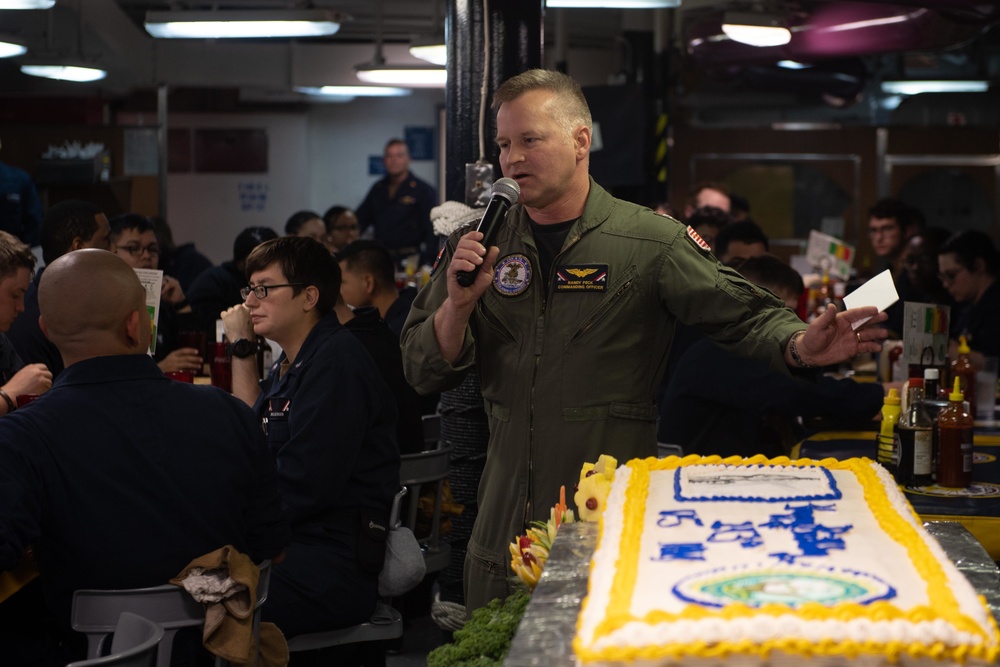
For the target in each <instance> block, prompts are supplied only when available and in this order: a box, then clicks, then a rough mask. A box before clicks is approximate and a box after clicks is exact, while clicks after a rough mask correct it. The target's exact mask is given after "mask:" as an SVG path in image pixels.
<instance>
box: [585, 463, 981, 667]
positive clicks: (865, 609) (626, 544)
mask: <svg viewBox="0 0 1000 667" xmlns="http://www.w3.org/2000/svg"><path fill="white" fill-rule="evenodd" d="M871 463H872V462H871V461H870V460H869V459H848V460H846V461H838V460H836V459H823V460H821V461H816V460H813V459H795V460H792V459H789V458H787V457H778V458H774V459H768V458H766V457H764V456H754V457H751V458H748V459H743V458H741V457H738V456H733V457H728V458H722V457H720V456H707V457H701V456H697V455H689V456H685V457H683V458H678V457H676V456H669V457H666V458H662V459H656V458H648V459H635V460H632V461H629V462H628V464H627V465H628V467H629V468H630V479H629V484H628V487H627V488H626V490H625V511H624V519H623V524H622V533H621V542H620V544H619V550H618V554H619V556H618V561H617V563H616V569H615V575H614V579H613V583H612V586H611V591H610V593H609V602H608V606H607V611H606V613H605V616H604V618H603V620H602V621H601V622H600V623H599V624H598V626H597V628H596V629H595V631H594V636H593V640H592V641H596V640H597V639H599V638H600V637H604V636H607V635H608V634H609V633H611V632H613V631H614V630H616V629H618V628H620V627H622V626H624V625H625V624H626V623H630V622H640V623H645V624H655V623H660V622H669V621H676V620H685V619H686V620H694V619H700V618H712V617H715V618H725V619H733V618H740V617H749V616H759V615H766V616H775V617H777V616H782V615H787V614H788V613H789V610H788V608H787V607H785V606H783V605H765V606H763V607H760V608H753V607H749V606H747V605H743V604H739V603H734V604H730V605H727V606H726V607H724V608H722V609H718V610H712V609H706V608H704V607H698V606H696V605H691V606H689V607H688V608H687V609H685V610H684V611H682V612H681V613H680V614H673V613H668V612H664V611H658V612H651V613H650V614H647V615H646V616H645V617H644V618H636V617H634V616H632V615H631V613H630V612H629V607H630V601H631V598H632V593H633V591H634V590H635V586H636V577H637V574H638V558H639V540H640V539H641V537H642V529H643V523H644V517H645V506H646V498H647V496H648V492H649V473H650V472H651V471H659V470H671V469H675V468H678V467H684V466H692V465H713V464H723V465H782V466H803V467H804V466H814V465H818V466H822V467H825V468H828V469H831V470H849V471H851V472H853V473H854V474H855V476H856V477H857V479H858V482H859V484H860V485H861V487H862V490H863V493H864V496H865V499H866V501H867V502H868V504H869V505H870V506H871V508H872V511H873V513H874V514H875V517H876V519H877V521H878V524H879V526H880V527H881V528H882V530H884V531H885V533H886V534H887V535H888V537H889V538H890V539H892V540H894V541H895V542H897V543H899V544H900V545H902V546H903V548H904V549H905V550H906V552H907V554H908V555H909V557H910V558H911V560H912V561H913V562H914V563H915V564H916V565H917V568H918V569H919V570H920V571H921V572H923V573H924V577H925V581H926V583H927V597H928V600H929V605H927V606H919V607H914V608H913V609H910V610H909V611H906V612H904V611H902V610H900V609H898V608H897V607H895V606H894V605H893V604H892V603H891V602H888V601H880V602H875V603H873V604H870V605H867V606H865V605H858V604H855V603H842V604H838V605H834V606H831V607H826V606H823V605H819V604H808V605H803V606H802V607H801V608H799V609H798V610H796V611H795V613H794V615H795V616H796V618H804V619H807V620H815V621H822V620H838V621H849V620H856V619H868V620H872V621H878V620H882V621H884V620H890V619H902V620H908V621H910V622H913V623H917V622H921V621H926V620H931V619H934V618H943V619H944V620H945V621H947V622H948V623H950V624H951V625H952V626H953V627H955V628H957V629H959V630H961V631H964V632H968V633H969V634H971V635H973V636H976V637H979V638H980V640H981V641H980V642H979V643H976V644H975V645H973V646H960V647H951V648H949V647H948V646H945V645H944V644H943V643H941V642H936V643H933V644H928V645H913V644H909V643H906V644H904V643H902V642H897V641H890V642H882V643H879V642H874V641H867V642H859V641H851V640H848V641H837V642H834V641H831V642H828V643H820V644H816V643H814V642H809V641H806V640H803V639H797V638H783V639H780V640H770V641H766V642H762V643H760V644H757V643H754V642H752V641H750V640H737V641H727V642H718V643H714V644H708V643H706V642H702V641H693V642H687V643H672V644H658V645H651V646H644V647H613V648H607V649H603V650H593V649H590V648H589V647H587V646H584V645H583V642H582V640H581V639H580V637H579V633H578V634H577V637H576V638H575V639H574V641H573V647H574V650H575V652H576V655H577V657H578V658H579V659H580V660H581V661H582V662H584V663H586V662H591V661H614V662H628V661H633V660H639V659H660V658H679V657H683V656H691V657H702V658H718V657H724V656H728V655H732V654H740V655H755V654H756V655H759V656H761V657H766V656H767V655H768V654H770V653H771V652H773V651H779V652H782V653H786V654H792V655H799V656H806V657H809V656H843V657H847V658H853V657H856V656H859V655H863V654H869V655H872V654H874V655H884V656H886V658H887V659H888V660H889V661H891V662H896V661H897V659H898V657H899V656H900V655H903V654H906V655H910V656H912V657H914V658H920V657H930V658H933V659H936V660H955V661H958V662H964V661H965V660H966V659H969V658H976V659H982V660H986V661H989V662H993V661H994V660H995V659H996V658H997V656H998V654H1000V632H998V630H997V625H996V622H995V621H994V620H993V615H992V613H990V612H989V610H988V608H987V609H986V617H987V618H988V622H989V624H990V627H989V630H988V631H984V630H983V628H982V627H981V626H980V625H979V624H978V623H976V622H975V620H974V619H972V618H970V617H968V616H967V615H965V614H963V613H962V611H961V609H960V606H959V602H958V600H956V599H955V596H954V595H953V594H952V593H951V590H950V586H949V585H948V577H947V574H946V572H945V570H944V568H943V567H942V565H941V563H940V561H939V560H938V559H937V558H936V557H935V556H934V554H933V553H932V552H931V550H930V548H929V546H928V544H927V542H926V541H925V539H924V538H923V536H922V535H921V534H920V533H919V532H918V530H917V528H916V526H915V525H914V524H912V523H910V522H909V521H907V520H906V519H905V518H904V517H903V516H902V515H900V514H899V512H898V510H897V509H896V508H895V507H894V506H893V505H892V503H891V502H890V501H889V498H888V496H887V495H886V493H885V489H884V485H883V483H882V481H881V480H880V479H879V477H878V475H877V474H876V473H875V471H874V470H873V469H872V467H871ZM907 505H908V503H907ZM635 506H637V507H638V508H639V510H636V511H632V510H631V509H630V508H631V507H635ZM910 512H911V513H912V516H913V518H914V519H916V513H915V512H913V509H912V507H911V508H910ZM917 525H919V520H918V519H917ZM600 533H601V534H602V535H603V533H604V520H603V517H602V519H601V522H600ZM592 570H593V563H591V571H592ZM586 602H587V601H586V600H585V601H584V604H586ZM980 603H981V604H983V605H984V607H985V606H986V602H985V600H983V599H982V598H980ZM578 627H579V623H578Z"/></svg>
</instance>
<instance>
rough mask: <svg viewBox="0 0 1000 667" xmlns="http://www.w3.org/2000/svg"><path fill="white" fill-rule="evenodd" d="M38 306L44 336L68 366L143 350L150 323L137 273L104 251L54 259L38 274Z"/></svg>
mask: <svg viewBox="0 0 1000 667" xmlns="http://www.w3.org/2000/svg"><path fill="white" fill-rule="evenodd" d="M38 307H39V310H40V311H41V318H40V321H41V324H42V328H43V330H44V331H45V335H46V336H48V337H49V339H50V340H51V341H52V342H53V343H54V344H55V346H56V347H57V348H59V352H60V353H61V354H62V356H63V359H64V360H65V361H66V365H67V366H69V365H70V364H71V363H74V362H76V361H80V360H81V359H88V358H90V357H98V356H106V355H109V354H145V353H146V351H147V350H148V348H149V340H150V323H149V316H148V314H147V311H146V291H145V289H144V288H143V286H142V284H141V283H140V282H139V279H138V278H137V277H136V274H135V271H134V270H133V269H132V268H131V267H129V265H128V264H126V263H125V261H124V260H122V259H121V258H120V257H118V256H117V255H115V254H114V253H111V252H108V251H106V250H96V249H84V250H77V251H75V252H70V253H67V254H65V255H63V256H62V257H60V258H58V259H57V260H55V261H54V262H52V264H50V265H49V266H48V267H46V269H45V272H44V273H42V279H41V282H40V283H39V285H38Z"/></svg>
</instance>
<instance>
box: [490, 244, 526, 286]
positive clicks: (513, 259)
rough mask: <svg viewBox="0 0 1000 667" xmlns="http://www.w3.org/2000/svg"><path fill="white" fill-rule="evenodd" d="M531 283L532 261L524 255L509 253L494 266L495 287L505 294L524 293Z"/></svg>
mask: <svg viewBox="0 0 1000 667" xmlns="http://www.w3.org/2000/svg"><path fill="white" fill-rule="evenodd" d="M530 284H531V262H529V261H528V258H527V257H525V256H524V255H521V254H514V255H507V256H506V257H504V258H503V259H501V260H500V261H499V262H497V263H496V266H494V267H493V287H494V288H495V289H496V291H498V292H500V294H502V295H504V296H517V295H519V294H522V293H524V291H525V290H526V289H528V286H529V285H530Z"/></svg>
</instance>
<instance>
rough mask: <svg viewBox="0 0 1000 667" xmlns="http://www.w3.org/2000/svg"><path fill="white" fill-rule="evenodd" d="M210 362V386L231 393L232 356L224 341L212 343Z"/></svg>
mask: <svg viewBox="0 0 1000 667" xmlns="http://www.w3.org/2000/svg"><path fill="white" fill-rule="evenodd" d="M210 349H211V353H212V356H211V362H210V363H209V368H210V371H211V376H212V386H214V387H219V388H220V389H223V390H225V391H228V392H229V393H233V358H232V357H230V356H229V350H228V349H227V345H226V344H225V343H212V345H211V346H210Z"/></svg>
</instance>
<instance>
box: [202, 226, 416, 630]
mask: <svg viewBox="0 0 1000 667" xmlns="http://www.w3.org/2000/svg"><path fill="white" fill-rule="evenodd" d="M246 273H247V277H248V279H249V280H248V282H247V285H246V287H244V288H243V290H242V295H243V298H244V302H243V303H242V304H240V305H237V306H233V307H232V308H229V309H228V310H226V311H224V312H223V313H222V322H223V325H224V327H225V333H226V338H227V339H228V340H229V341H230V352H231V355H232V374H233V395H235V396H236V397H238V398H240V399H242V400H243V401H245V402H246V403H247V404H248V405H250V406H252V408H253V410H254V412H255V413H256V414H257V416H258V417H259V418H260V420H261V425H262V427H263V429H264V431H265V433H266V436H267V442H268V446H269V448H270V450H271V454H272V455H273V456H274V457H275V459H276V461H277V467H278V490H279V494H280V496H281V499H282V503H283V504H284V505H285V507H286V508H287V510H288V515H289V520H290V523H291V526H292V543H291V545H290V546H289V547H288V549H287V551H286V556H285V560H284V562H283V563H281V565H279V566H277V567H275V568H274V569H273V570H272V573H271V582H270V589H269V591H268V598H267V605H265V607H264V611H263V613H264V616H263V618H264V620H266V621H271V622H274V623H275V624H277V626H278V627H279V628H280V629H281V631H282V632H283V633H285V635H287V636H291V635H295V634H300V633H303V632H314V631H320V630H327V629H332V628H336V627H344V626H348V625H354V624H357V623H360V622H363V621H365V620H367V619H368V617H369V616H370V615H371V613H372V611H373V609H374V608H375V603H376V600H377V598H378V585H377V582H378V573H379V571H380V570H381V569H382V563H383V559H384V549H385V543H384V541H379V540H378V539H377V536H376V535H373V533H372V532H371V531H372V526H375V527H376V532H378V529H377V527H378V526H382V527H385V526H386V525H387V522H388V518H389V509H390V506H391V504H392V498H393V495H394V494H395V493H396V491H398V489H399V449H398V447H397V443H396V418H397V409H396V404H395V399H394V398H393V395H392V393H391V392H390V391H389V388H388V387H387V386H386V384H385V382H384V381H383V379H382V376H381V374H380V373H379V371H378V368H377V367H376V365H375V362H374V361H373V360H372V358H371V357H370V356H369V354H368V352H367V351H366V350H365V348H364V346H363V345H362V344H361V343H360V342H359V341H358V340H357V338H356V337H355V336H354V335H353V334H352V333H351V332H350V331H348V330H347V329H346V328H345V327H343V326H342V325H341V324H340V322H339V321H338V320H337V315H336V313H334V312H333V306H334V303H335V302H336V300H337V296H338V295H339V293H340V270H339V267H338V266H337V262H336V260H334V259H333V258H332V257H331V256H330V253H329V252H328V251H327V250H326V248H325V247H324V246H323V245H322V244H320V243H317V242H316V241H314V240H312V239H310V238H305V237H295V236H287V237H282V238H277V239H273V240H270V241H266V242H264V243H262V244H260V245H259V246H257V247H256V248H255V249H254V250H253V252H251V253H250V255H249V256H248V257H247V260H246ZM258 335H260V336H264V337H265V338H268V339H270V340H273V341H275V342H276V343H278V345H280V346H281V349H282V354H281V356H280V357H278V360H277V361H276V362H275V363H274V365H273V366H272V368H271V372H270V374H269V376H268V378H267V379H266V380H263V381H260V380H259V377H258V374H257V359H256V352H257V343H256V337H257V336H258ZM383 539H384V538H383Z"/></svg>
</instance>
